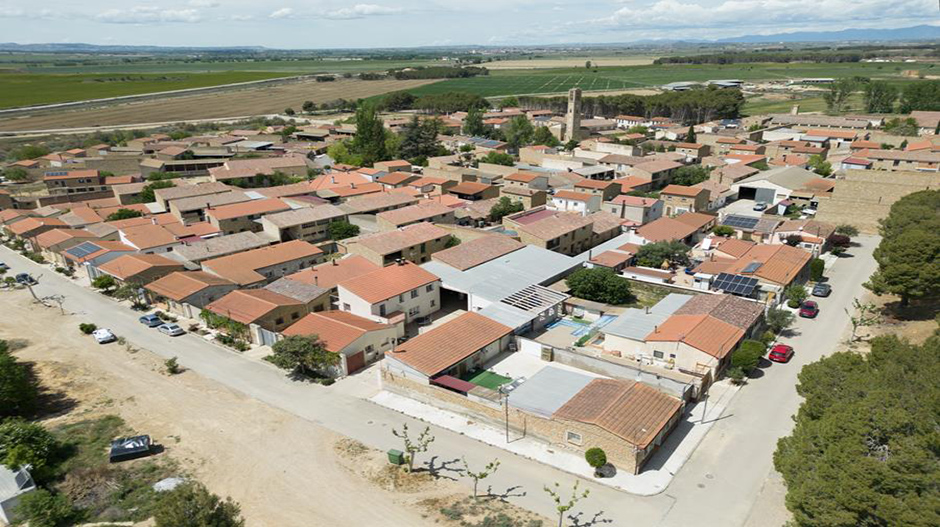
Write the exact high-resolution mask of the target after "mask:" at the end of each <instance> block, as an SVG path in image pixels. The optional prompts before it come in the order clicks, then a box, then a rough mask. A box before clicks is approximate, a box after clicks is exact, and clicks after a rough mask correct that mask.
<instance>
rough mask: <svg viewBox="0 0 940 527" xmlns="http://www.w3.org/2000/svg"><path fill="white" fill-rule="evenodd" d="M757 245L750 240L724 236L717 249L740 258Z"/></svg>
mask: <svg viewBox="0 0 940 527" xmlns="http://www.w3.org/2000/svg"><path fill="white" fill-rule="evenodd" d="M755 245H757V244H756V243H754V242H752V241H750V240H741V239H739V238H723V239H722V240H721V243H719V244H718V245H717V247H715V249H716V250H718V251H721V252H723V253H725V254H727V255H728V256H733V257H735V258H740V257H742V256H744V255H745V254H747V252H748V251H750V250H751V248H752V247H754V246H755Z"/></svg>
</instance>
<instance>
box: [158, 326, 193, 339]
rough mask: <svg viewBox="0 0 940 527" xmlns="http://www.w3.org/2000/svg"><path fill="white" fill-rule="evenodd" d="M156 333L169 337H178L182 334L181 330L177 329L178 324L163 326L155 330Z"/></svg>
mask: <svg viewBox="0 0 940 527" xmlns="http://www.w3.org/2000/svg"><path fill="white" fill-rule="evenodd" d="M157 331H159V332H160V333H166V334H167V335H169V336H171V337H178V336H180V335H182V334H184V333H186V332H185V331H183V328H181V327H179V325H178V324H163V325H161V326H160V327H158V328H157Z"/></svg>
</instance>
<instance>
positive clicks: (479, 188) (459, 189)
mask: <svg viewBox="0 0 940 527" xmlns="http://www.w3.org/2000/svg"><path fill="white" fill-rule="evenodd" d="M491 187H492V185H487V184H486V183H477V182H475V181H464V182H462V183H457V184H456V185H454V186H452V187H450V188H449V189H447V192H449V193H451V194H479V193H481V192H484V191H486V189H488V188H491Z"/></svg>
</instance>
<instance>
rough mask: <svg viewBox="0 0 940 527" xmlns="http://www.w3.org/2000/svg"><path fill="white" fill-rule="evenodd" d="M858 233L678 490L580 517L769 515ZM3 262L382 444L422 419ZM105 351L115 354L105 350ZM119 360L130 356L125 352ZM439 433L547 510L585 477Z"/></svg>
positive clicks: (133, 332) (600, 497) (177, 351)
mask: <svg viewBox="0 0 940 527" xmlns="http://www.w3.org/2000/svg"><path fill="white" fill-rule="evenodd" d="M856 241H858V242H859V243H860V246H858V247H855V248H853V249H851V250H850V252H849V255H848V256H846V257H843V258H840V259H839V260H838V261H837V262H836V263H835V264H834V265H833V267H832V268H831V269H830V270H828V274H829V276H830V284H831V285H832V287H833V292H832V295H831V296H830V297H829V298H825V299H821V300H820V302H819V303H820V308H821V312H820V314H819V316H818V318H816V319H814V320H805V319H798V321H797V322H796V324H795V327H794V329H793V334H792V335H791V336H789V337H788V338H785V339H781V341H782V342H785V343H787V344H790V345H791V346H793V347H794V349H795V350H796V354H795V356H794V358H793V360H791V361H790V363H788V364H774V365H772V366H769V367H766V368H764V369H763V370H761V374H760V375H759V378H754V379H752V380H751V381H750V382H749V384H748V385H747V386H745V387H744V389H742V390H741V391H740V392H739V393H738V394H737V395H736V396H735V397H734V398H733V399H732V400H731V402H730V404H729V406H728V409H727V410H726V412H725V414H724V415H723V416H722V418H721V419H720V420H719V421H718V422H717V423H715V425H714V426H713V427H712V429H711V430H710V431H709V433H708V435H707V436H706V437H705V438H704V439H703V440H702V442H701V444H700V445H699V447H698V449H697V450H696V451H695V452H694V453H693V454H692V456H691V458H690V459H689V461H688V462H687V463H686V464H685V466H683V468H682V469H681V470H680V471H679V473H678V474H677V475H676V477H675V478H674V479H673V481H672V484H671V485H670V486H669V488H668V489H667V490H666V491H665V492H663V493H661V494H659V495H656V496H651V497H639V496H634V495H630V494H625V493H623V492H620V491H617V490H614V489H611V488H609V487H606V486H603V485H594V484H591V483H590V482H586V486H587V488H590V489H591V496H590V498H589V499H588V500H585V501H584V502H583V505H579V506H578V508H576V509H575V511H573V512H575V513H578V512H580V513H581V515H580V516H579V517H578V525H581V526H584V525H600V524H601V523H603V524H605V525H611V526H619V525H624V526H626V525H629V526H689V525H697V526H698V525H700V526H742V525H744V524H745V523H746V522H747V521H748V519H749V518H750V517H751V516H752V515H755V514H761V511H757V510H752V509H753V506H754V503H755V502H756V501H757V497H758V494H759V492H760V489H761V487H762V485H763V484H764V482H765V481H766V480H767V479H768V477H772V476H773V464H772V454H773V451H774V449H775V447H776V441H777V439H778V438H779V437H781V436H783V435H786V434H787V433H788V432H789V430H790V429H791V427H792V419H791V416H792V415H793V414H794V413H795V412H796V409H797V408H798V406H799V403H800V398H799V396H798V395H797V394H796V391H795V389H794V386H795V385H796V380H797V379H796V376H797V373H798V372H799V370H800V368H801V367H802V366H803V365H804V364H807V363H810V362H813V361H815V360H817V359H819V358H820V357H822V356H824V355H828V354H830V353H832V352H834V351H837V349H838V346H839V343H840V342H839V341H840V338H842V336H843V334H844V330H845V328H846V327H847V325H848V315H847V314H846V313H845V311H844V308H845V307H848V306H849V305H851V302H852V299H853V298H855V297H860V296H861V295H862V292H863V289H862V286H861V284H862V283H863V282H864V281H865V280H867V278H868V276H869V275H870V274H871V272H872V271H873V270H874V267H875V263H874V261H873V259H872V257H871V254H872V250H873V249H874V247H875V246H876V245H877V242H878V239H877V238H875V237H859V238H858V239H857V240H856ZM0 260H2V261H4V262H5V263H6V264H8V265H9V266H10V267H11V271H10V272H11V274H15V273H18V272H30V273H32V274H33V275H34V276H39V275H42V276H41V277H40V283H39V285H37V286H35V287H34V290H35V292H36V294H37V295H38V296H40V297H43V296H49V295H56V294H58V295H64V296H65V302H64V309H65V310H66V311H68V312H70V313H73V314H74V316H75V324H76V338H78V337H77V335H78V333H77V331H78V330H77V324H78V323H79V322H93V323H95V324H97V325H98V326H99V327H107V328H109V329H111V330H112V331H114V333H115V334H117V335H119V336H122V337H124V338H125V339H126V340H127V342H128V343H130V344H132V345H133V346H135V347H137V348H143V349H147V350H150V351H152V352H153V353H156V354H157V355H159V356H162V357H166V358H169V357H173V356H175V357H178V359H179V362H180V364H181V365H183V366H184V367H185V368H187V369H189V370H192V371H194V372H196V373H198V374H200V375H203V376H205V377H207V378H210V379H213V380H215V381H217V382H219V383H221V384H222V385H225V386H227V387H228V388H230V389H232V390H236V391H238V392H242V393H244V394H246V395H249V396H251V397H253V398H255V399H257V400H259V401H263V402H265V403H267V404H270V405H271V406H274V407H277V408H280V409H283V410H285V411H287V412H290V413H292V414H294V415H296V416H298V417H300V418H303V419H307V420H309V421H312V422H315V423H318V424H320V425H322V426H324V427H326V428H329V429H331V430H334V431H336V432H338V433H340V434H344V435H346V436H349V437H352V438H354V439H357V440H359V441H362V442H363V443H365V444H367V445H370V446H373V447H376V448H380V449H383V450H385V449H389V448H395V447H398V446H399V442H398V440H397V439H395V438H394V437H393V436H392V434H391V429H392V428H395V427H399V426H400V425H401V424H402V423H404V422H408V423H409V424H410V426H412V427H413V428H414V427H421V426H423V425H422V424H421V423H418V422H415V421H413V420H411V419H409V418H408V417H406V416H403V415H401V414H399V413H397V412H394V411H392V410H389V409H386V408H383V407H380V406H377V405H375V404H372V403H370V402H367V401H365V400H364V399H362V398H359V397H356V396H355V395H353V394H350V393H348V392H346V391H343V390H337V389H333V388H335V386H334V387H323V386H319V385H311V384H306V383H300V382H293V381H291V380H289V379H287V378H286V377H285V376H284V374H283V373H282V372H280V371H278V370H276V369H275V368H274V367H273V366H270V365H267V364H262V363H259V362H256V361H252V360H248V359H246V358H245V357H242V356H240V355H239V354H238V353H236V352H233V351H229V350H226V349H223V348H221V347H219V346H216V345H214V344H212V343H209V342H206V341H205V340H204V339H202V338H200V337H198V336H195V335H184V336H181V337H176V338H171V337H168V336H166V335H163V334H161V333H159V332H157V331H156V330H154V329H149V328H146V327H144V326H143V325H142V324H140V323H138V321H137V317H138V314H137V313H135V312H133V311H131V310H129V309H127V308H126V307H124V306H122V305H119V304H117V303H116V302H114V301H113V300H111V299H109V298H106V297H104V296H102V295H100V294H98V293H96V292H94V291H92V290H89V289H86V288H83V287H81V286H80V285H78V284H77V283H75V282H73V281H71V280H69V279H68V278H65V277H63V276H60V275H58V274H56V273H54V272H53V271H51V270H50V269H49V267H47V266H41V265H38V264H35V263H34V262H32V261H29V260H27V259H25V258H23V257H21V256H19V255H18V254H16V253H14V252H13V251H11V250H9V249H7V248H6V247H3V248H2V249H0ZM0 299H2V296H0ZM110 346H116V344H111V345H110ZM102 352H103V353H108V352H110V351H109V350H107V349H105V348H104V347H103V348H102ZM115 357H116V360H119V358H120V355H115ZM434 435H435V437H436V440H435V441H434V443H433V444H432V447H431V451H430V452H429V453H428V454H426V455H425V456H424V457H423V458H421V457H419V458H418V463H419V464H420V463H422V462H427V461H429V460H432V459H433V462H434V463H435V466H437V467H441V473H442V474H444V475H448V474H450V475H452V476H453V477H457V474H456V472H455V471H456V468H455V464H454V463H453V461H455V460H457V459H459V458H461V457H462V456H465V457H466V458H467V461H468V462H469V463H470V464H471V465H478V466H479V465H482V464H485V463H487V462H488V461H490V460H492V459H494V458H499V459H500V461H501V467H500V470H499V471H498V472H497V473H496V474H495V475H494V476H493V477H491V478H490V479H487V481H486V484H487V485H492V486H493V491H494V492H495V493H498V494H504V495H505V496H506V497H507V499H509V500H511V501H513V502H515V503H517V504H519V505H521V506H523V507H526V508H528V509H531V510H534V511H537V512H539V513H542V514H545V515H546V516H548V517H553V516H554V504H553V503H552V502H551V500H550V499H549V497H548V496H547V495H546V494H545V493H544V492H543V491H542V487H543V486H544V485H546V484H552V483H554V482H560V483H562V484H563V485H566V484H568V485H570V484H571V483H573V480H574V476H571V475H569V474H567V473H564V472H561V471H559V470H556V469H553V468H551V467H548V466H546V465H543V464H540V463H537V462H533V461H529V460H526V459H523V458H519V457H517V456H515V455H512V454H509V453H507V452H506V451H504V450H501V449H498V448H496V447H493V446H489V445H486V444H483V443H480V442H477V441H475V440H473V439H470V438H467V437H465V436H462V435H460V434H456V433H453V432H450V431H448V430H444V429H435V430H434ZM285 447H287V446H285ZM297 447H298V445H290V446H289V447H287V448H297ZM271 448H278V443H277V438H276V437H272V438H271ZM456 465H459V463H457V464H456ZM284 477H290V475H289V474H285V475H284ZM468 485H469V483H468ZM582 485H584V482H583V483H582ZM298 492H303V489H298ZM775 506H776V507H782V506H783V504H782V503H777V504H775ZM592 521H593V523H591V522H592Z"/></svg>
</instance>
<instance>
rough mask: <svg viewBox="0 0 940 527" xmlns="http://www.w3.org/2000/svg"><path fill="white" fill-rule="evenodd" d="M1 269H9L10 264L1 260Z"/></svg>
mask: <svg viewBox="0 0 940 527" xmlns="http://www.w3.org/2000/svg"><path fill="white" fill-rule="evenodd" d="M0 269H3V270H4V271H8V270H10V266H9V265H7V264H5V263H3V262H0Z"/></svg>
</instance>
